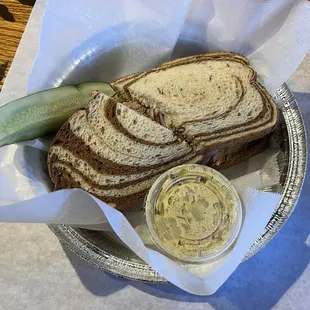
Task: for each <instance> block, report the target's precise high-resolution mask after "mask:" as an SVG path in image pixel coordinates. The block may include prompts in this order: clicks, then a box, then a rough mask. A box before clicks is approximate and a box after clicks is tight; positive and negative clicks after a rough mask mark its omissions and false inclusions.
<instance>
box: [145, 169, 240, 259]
mask: <svg viewBox="0 0 310 310" xmlns="http://www.w3.org/2000/svg"><path fill="white" fill-rule="evenodd" d="M145 216H146V222H147V226H148V229H149V232H150V235H151V237H152V239H153V241H154V243H155V244H156V245H157V247H158V248H159V249H161V250H162V251H163V252H164V253H165V254H167V255H168V256H171V257H173V258H176V259H178V260H181V261H187V262H206V261H214V260H216V259H218V258H219V257H221V256H222V255H223V254H224V253H226V252H227V251H228V250H229V249H230V248H231V247H232V245H233V243H234V241H235V240H236V238H237V236H238V233H239V231H240V228H241V223H242V205H241V201H240V199H239V195H238V193H237V192H236V190H235V188H234V187H233V186H232V184H231V183H230V182H229V181H228V180H227V179H226V178H225V177H224V176H223V175H222V174H220V173H219V172H217V171H216V170H214V169H212V168H209V167H206V166H202V165H195V164H186V165H181V166H177V167H174V168H172V169H170V170H168V171H167V172H165V173H164V174H162V175H161V176H160V177H159V178H158V179H157V180H156V182H155V183H154V184H153V186H152V187H151V189H150V191H149V193H148V195H147V197H146V199H145Z"/></svg>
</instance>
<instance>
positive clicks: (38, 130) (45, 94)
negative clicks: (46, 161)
mask: <svg viewBox="0 0 310 310" xmlns="http://www.w3.org/2000/svg"><path fill="white" fill-rule="evenodd" d="M94 90H98V91H101V92H104V93H105V94H107V95H113V94H114V91H113V89H112V88H111V87H110V85H109V84H108V83H104V82H86V83H81V84H78V85H75V86H73V85H67V86H62V87H58V88H53V89H49V90H45V91H42V92H38V93H35V94H32V95H29V96H26V97H23V98H20V99H17V100H14V101H12V102H9V103H7V104H5V105H4V106H2V107H0V147H1V146H3V145H7V144H12V143H16V142H20V141H25V140H31V139H35V138H39V137H41V136H43V135H45V134H47V133H50V132H53V131H56V130H58V129H59V128H60V127H61V126H62V125H63V124H64V123H65V122H66V121H67V119H68V118H69V117H70V116H71V115H72V114H73V112H74V111H76V110H78V109H81V108H83V107H85V106H86V105H87V104H88V102H89V99H90V95H91V93H92V91H94Z"/></svg>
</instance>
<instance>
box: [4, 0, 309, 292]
mask: <svg viewBox="0 0 310 310" xmlns="http://www.w3.org/2000/svg"><path fill="white" fill-rule="evenodd" d="M309 20H310V9H309V4H308V3H306V1H293V0H270V1H259V0H253V1H245V0H238V1H234V2H233V3H232V2H228V1H224V0H213V1H212V0H210V1H207V0H206V1H203V0H200V1H199V0H193V1H189V0H188V1H177V0H170V1H167V0H166V1H156V2H155V1H151V0H144V1H142V0H137V1H129V0H122V1H120V0H114V1H111V2H109V3H108V4H107V2H100V1H95V0H88V1H87V3H85V2H84V1H76V0H75V1H74V0H67V1H60V0H54V1H50V2H49V3H48V5H47V8H46V12H45V16H44V18H43V24H42V30H41V38H40V47H39V50H38V53H37V58H36V61H35V63H34V65H33V68H32V72H31V73H30V75H29V81H28V92H29V93H32V92H34V91H39V90H42V89H47V88H50V87H55V86H59V85H61V84H63V83H77V82H82V81H89V80H106V81H111V80H113V79H115V78H117V77H119V76H122V75H125V74H128V73H131V72H135V71H141V70H145V69H148V68H151V67H154V66H156V65H158V64H160V63H161V62H163V61H166V60H169V59H170V58H176V57H180V56H186V55H191V54H197V53H199V52H205V51H218V50H223V51H236V52H240V53H242V54H244V55H246V56H248V57H249V59H250V61H251V63H252V65H253V67H254V68H255V69H256V70H257V71H258V73H259V78H260V80H261V81H262V82H263V83H264V85H265V86H266V87H267V88H268V90H269V91H270V92H271V93H274V92H275V90H276V88H277V87H278V86H279V85H280V84H281V83H282V82H283V81H285V80H286V79H287V78H288V77H289V76H290V75H291V74H292V73H293V72H294V71H295V70H296V68H297V67H298V65H299V63H300V62H301V60H302V58H303V57H304V55H305V54H306V52H307V50H308V49H309V46H310V26H309ZM25 57H27V55H25ZM4 90H5V93H4V94H3V95H1V96H0V104H3V103H5V102H8V101H10V100H13V99H15V98H16V97H20V96H22V95H24V94H23V93H20V92H15V91H16V90H15V89H14V87H12V86H11V85H5V87H4ZM49 141H50V140H49V139H45V140H42V139H38V140H34V141H30V142H26V143H20V144H16V145H11V146H7V147H3V148H1V149H0V184H1V187H0V205H1V207H0V221H7V222H43V223H63V224H70V225H78V226H83V227H88V228H92V229H104V230H105V229H106V230H109V231H111V229H112V230H113V231H114V232H115V233H116V235H117V236H118V237H119V238H120V239H121V240H122V241H123V242H124V243H125V244H126V245H127V246H128V247H129V248H131V249H132V250H133V251H134V252H135V253H136V254H137V255H138V256H140V257H141V258H142V259H143V260H145V261H146V262H147V263H148V264H149V265H150V266H152V267H153V268H154V269H155V270H156V271H158V272H159V273H160V274H161V275H162V276H164V277H165V278H166V279H167V280H169V281H170V282H172V283H174V284H175V285H177V286H179V287H180V288H182V289H184V290H186V291H189V292H191V293H194V294H199V295H209V294H212V293H213V292H215V291H216V290H217V289H218V288H219V287H220V286H221V284H222V283H223V282H224V281H225V280H226V279H227V278H228V277H229V275H230V274H231V273H232V272H233V271H234V270H235V268H237V266H238V264H239V263H240V262H241V260H242V258H243V257H244V255H245V253H246V252H247V251H248V249H249V247H250V245H251V244H252V243H253V242H254V241H255V240H256V238H257V237H258V236H259V235H260V234H261V232H262V231H263V229H264V227H265V225H266V223H267V222H268V220H269V219H270V217H271V215H272V212H273V211H274V209H275V207H276V205H277V203H278V202H279V199H280V197H279V195H276V194H272V193H264V192H261V191H259V190H257V189H261V188H262V187H264V186H267V185H271V184H272V183H273V182H275V183H276V182H277V181H278V180H277V177H276V173H269V172H270V171H269V167H270V166H271V165H270V161H272V160H273V159H274V156H275V154H276V152H277V151H278V150H277V149H269V150H268V151H266V152H263V153H262V154H260V155H259V156H257V157H254V158H252V159H251V160H250V161H249V162H247V163H246V164H244V165H242V166H238V167H235V168H234V169H231V170H230V171H226V172H225V174H226V175H227V176H228V177H229V178H230V179H234V180H232V182H233V184H234V186H235V187H236V189H237V191H238V193H239V195H240V197H241V199H242V202H243V206H244V210H245V218H244V223H243V226H242V230H241V233H240V236H239V239H238V242H237V243H236V245H235V247H234V248H233V250H232V251H231V252H230V253H229V254H228V255H226V256H225V257H224V258H222V259H221V260H220V261H218V262H216V263H213V264H199V265H187V266H181V265H179V264H178V263H177V262H174V261H172V260H170V259H169V258H167V257H165V256H163V255H162V254H160V253H158V252H156V251H154V250H153V249H149V248H147V247H146V246H145V245H144V243H143V242H142V241H144V242H145V244H146V245H148V246H149V245H150V244H148V240H147V235H146V234H145V227H143V225H144V224H143V223H141V222H140V221H136V219H137V217H138V216H139V214H141V213H140V212H138V213H135V212H136V211H133V212H131V211H130V210H129V211H127V212H126V213H125V215H126V217H127V218H128V219H129V221H130V222H128V220H127V219H126V217H124V216H123V215H122V214H121V213H120V212H118V211H116V210H114V209H112V208H110V207H109V206H108V205H106V204H105V203H104V202H102V201H99V200H98V199H96V198H95V197H93V196H91V195H89V194H87V193H86V192H84V191H82V190H79V189H75V190H62V191H58V192H54V193H51V190H52V184H51V183H50V180H49V178H48V176H47V171H46V151H47V150H48V145H49ZM253 167H256V169H253ZM266 167H268V169H266ZM268 171H269V172H268ZM236 175H238V176H240V175H241V177H240V178H237V179H235V178H234V176H236ZM262 176H264V177H262ZM249 185H250V186H251V187H249ZM254 188H256V189H254ZM108 222H109V224H107V223H108ZM130 223H132V225H131V224H130ZM137 232H138V233H139V234H140V236H139V234H138V233H137ZM141 238H142V239H141Z"/></svg>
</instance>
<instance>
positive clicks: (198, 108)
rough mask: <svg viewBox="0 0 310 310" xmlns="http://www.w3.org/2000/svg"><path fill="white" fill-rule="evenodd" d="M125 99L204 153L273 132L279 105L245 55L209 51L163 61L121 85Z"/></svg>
mask: <svg viewBox="0 0 310 310" xmlns="http://www.w3.org/2000/svg"><path fill="white" fill-rule="evenodd" d="M122 87H123V93H125V97H126V100H128V101H134V102H137V103H139V104H140V105H141V106H143V107H145V108H148V109H152V110H153V111H155V112H154V113H155V114H156V113H157V114H161V115H162V118H163V119H164V125H165V126H166V127H168V128H170V129H172V130H174V131H175V132H177V133H178V135H179V136H182V137H183V138H184V139H186V140H187V141H190V142H192V143H194V144H195V145H196V147H197V148H200V149H201V150H202V151H209V150H212V149H214V148H217V147H218V146H219V145H222V144H225V143H227V142H228V141H232V140H234V141H235V142H238V143H243V142H248V141H252V140H255V139H258V138H260V137H263V136H265V135H266V134H268V133H269V132H271V131H272V130H273V129H274V127H275V125H276V123H277V120H278V112H277V108H276V105H275V103H274V101H273V99H272V97H271V96H270V95H269V93H268V92H267V91H266V89H265V88H263V87H262V86H261V85H260V84H259V83H258V82H257V81H256V72H255V71H254V70H253V69H252V68H251V67H250V66H249V62H248V60H247V59H246V58H244V57H243V56H241V55H238V54H234V53H210V54H204V55H198V56H193V57H186V58H182V59H179V60H175V61H172V62H170V63H165V64H163V65H162V66H161V67H158V68H156V69H153V70H150V71H148V72H145V73H143V74H139V75H137V76H135V77H132V78H131V79H129V80H127V83H123V84H122Z"/></svg>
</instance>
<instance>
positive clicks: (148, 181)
mask: <svg viewBox="0 0 310 310" xmlns="http://www.w3.org/2000/svg"><path fill="white" fill-rule="evenodd" d="M201 160H202V156H201V155H199V156H194V157H193V156H191V158H190V157H189V156H188V157H187V158H183V159H182V160H179V161H177V162H175V163H174V164H173V165H170V166H166V167H164V166H163V167H162V169H163V170H164V171H166V170H168V169H169V168H171V167H174V166H176V165H181V164H184V163H199V162H201ZM52 169H53V174H54V175H53V182H54V184H55V190H58V189H62V188H83V189H84V190H86V191H88V192H89V193H91V194H93V195H95V196H96V197H98V198H99V199H101V200H102V201H104V202H106V203H108V204H110V205H112V206H113V207H115V208H117V209H118V210H123V209H125V208H127V207H129V206H130V205H131V204H132V203H133V202H134V201H136V200H138V199H141V198H143V197H144V195H145V194H146V192H147V190H148V189H149V188H150V187H151V185H152V184H153V182H154V181H155V180H156V179H157V178H158V177H159V175H160V174H161V173H162V172H163V171H161V172H160V173H157V174H153V175H151V176H149V177H148V178H145V179H142V180H138V181H136V182H131V183H124V184H122V186H117V187H115V186H110V187H106V186H105V185H102V182H101V180H102V179H104V178H107V176H106V175H105V174H102V175H99V178H98V180H99V181H96V180H95V179H89V178H87V177H86V176H85V174H84V173H81V172H80V171H78V170H76V169H75V168H73V167H72V166H70V164H68V163H67V164H64V163H61V162H55V163H54V164H53V167H52ZM98 174H99V172H98Z"/></svg>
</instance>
